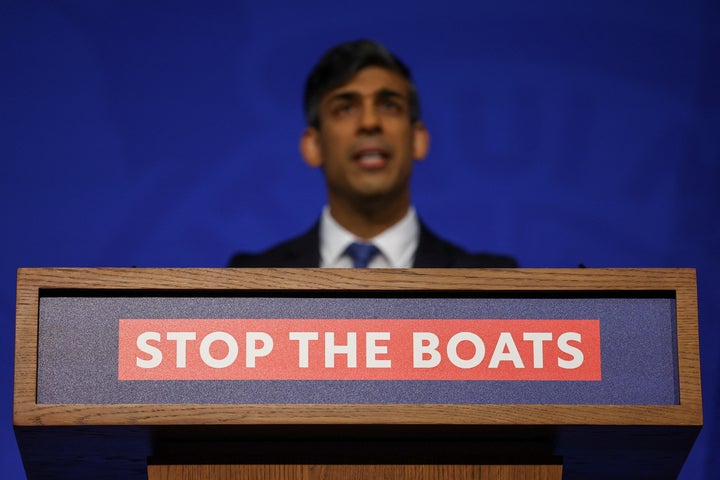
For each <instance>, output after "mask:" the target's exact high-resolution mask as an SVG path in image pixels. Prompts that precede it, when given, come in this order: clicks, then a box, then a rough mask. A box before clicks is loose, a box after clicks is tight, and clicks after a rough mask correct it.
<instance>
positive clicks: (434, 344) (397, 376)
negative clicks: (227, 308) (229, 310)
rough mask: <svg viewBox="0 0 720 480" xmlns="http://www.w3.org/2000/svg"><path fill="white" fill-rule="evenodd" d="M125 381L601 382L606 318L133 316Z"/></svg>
mask: <svg viewBox="0 0 720 480" xmlns="http://www.w3.org/2000/svg"><path fill="white" fill-rule="evenodd" d="M119 328H120V331H119V359H118V378H119V379H120V380H560V381H577V380H595V381H598V380H600V379H601V365H600V322H599V320H486V319H481V320H465V319H463V320H452V319H451V320H448V319H421V320H418V319H411V320H408V319H384V320H380V319H373V320H366V319H231V320H225V319H223V320H220V319H152V320H145V319H123V320H120V327H119Z"/></svg>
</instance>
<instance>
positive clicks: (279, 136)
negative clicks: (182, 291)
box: [0, 0, 720, 479]
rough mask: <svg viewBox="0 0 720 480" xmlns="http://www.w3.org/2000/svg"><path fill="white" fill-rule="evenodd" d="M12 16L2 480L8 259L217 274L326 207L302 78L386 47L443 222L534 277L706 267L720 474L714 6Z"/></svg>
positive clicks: (75, 2) (9, 445) (74, 5)
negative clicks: (333, 53) (419, 134)
mask: <svg viewBox="0 0 720 480" xmlns="http://www.w3.org/2000/svg"><path fill="white" fill-rule="evenodd" d="M424 3H425V2H422V1H420V2H418V1H410V0H402V1H398V2H388V1H387V0H382V1H377V0H366V1H364V2H359V3H357V4H352V5H350V4H345V2H340V1H316V2H312V1H309V2H295V1H290V0H270V1H264V2H246V1H245V2H243V1H234V2H233V1H226V2H219V1H203V2H200V1H197V2H190V1H167V2H161V1H155V2H149V1H122V2H116V1H111V0H106V1H105V0H87V1H82V0H56V1H51V0H46V1H40V0H3V1H2V2H0V100H1V102H0V160H1V165H0V182H1V183H0V185H1V188H0V205H1V207H0V208H1V209H2V217H1V219H2V223H1V224H0V226H1V228H2V232H3V234H2V238H3V242H2V245H3V248H2V256H1V257H0V261H1V263H0V282H1V284H0V287H1V288H0V322H1V323H0V325H1V326H0V328H2V332H1V334H0V355H1V357H0V365H1V366H0V380H1V390H0V399H1V402H0V405H1V410H0V412H1V413H0V414H1V415H2V423H1V425H2V427H1V428H0V470H2V472H3V478H24V474H23V470H22V466H21V462H20V459H19V454H18V451H17V446H16V444H15V440H14V437H13V433H12V426H11V425H12V420H11V417H12V378H13V369H12V364H13V340H12V337H13V328H14V310H15V304H14V301H15V300H14V292H15V271H16V269H17V268H18V267H47V266H87V267H100V266H131V265H136V266H141V267H163V266H176V267H199V266H204V267H222V266H224V265H225V262H226V261H227V259H228V257H229V255H230V254H231V253H232V252H234V251H236V250H239V249H243V250H257V249H261V248H263V247H266V246H268V245H269V244H272V243H274V242H277V241H279V240H281V239H284V238H286V237H288V236H290V235H294V234H296V233H299V232H301V231H302V230H304V229H305V228H307V227H308V226H309V225H310V224H311V223H312V222H313V221H314V220H315V219H316V218H317V215H318V212H319V210H320V208H321V206H322V204H323V202H324V193H323V188H322V179H321V176H320V174H319V172H317V171H314V170H311V169H309V168H307V167H306V166H305V164H304V163H303V162H302V160H301V158H300V155H299V153H298V150H297V142H298V138H299V135H300V133H301V131H302V128H303V121H302V115H301V111H300V97H301V91H302V84H303V81H304V78H305V75H306V74H307V72H308V70H309V68H310V66H311V65H312V64H313V63H314V62H315V60H316V59H317V58H318V56H319V55H320V54H321V53H322V52H323V51H324V50H325V49H326V48H327V47H329V46H330V45H332V44H335V43H337V42H340V41H344V40H348V39H355V38H359V37H371V38H376V39H378V40H380V41H382V42H384V43H386V44H387V45H388V46H389V47H390V48H391V49H392V50H394V51H395V52H397V53H398V54H399V55H400V56H401V57H402V58H403V59H404V60H405V61H406V62H407V63H408V64H409V65H410V66H411V67H412V68H413V71H414V74H415V77H416V80H417V84H418V88H419V90H420V93H421V98H422V101H423V109H424V117H425V120H426V123H427V125H428V128H429V130H430V132H431V134H432V135H433V137H432V147H431V153H430V155H429V157H428V158H427V160H426V161H425V162H423V163H421V164H419V165H418V167H417V170H416V174H415V177H414V184H413V190H414V193H415V203H416V205H417V207H418V210H419V212H420V214H421V216H422V217H423V218H424V219H425V220H426V222H427V223H428V224H430V225H431V226H432V227H433V228H434V229H435V230H437V231H439V232H441V233H442V234H443V235H444V236H446V237H448V238H449V239H450V240H453V241H455V242H457V243H459V244H461V245H463V246H465V247H467V248H469V249H471V250H492V251H498V252H506V253H511V254H513V255H515V256H517V258H518V259H519V261H520V262H521V264H522V266H524V267H574V266H576V265H577V264H578V263H584V264H586V265H587V266H589V267H695V268H697V269H698V280H699V305H700V334H701V349H702V362H703V363H702V368H703V371H702V374H703V392H704V404H705V422H706V425H705V427H704V429H703V431H702V433H701V435H700V438H699V440H698V442H697V445H696V447H695V448H694V449H693V451H692V453H691V455H690V458H689V460H688V462H687V464H686V467H685V469H684V471H683V475H682V478H687V479H690V478H692V479H697V478H707V479H709V478H712V477H713V472H716V471H718V469H720V462H719V461H718V455H717V451H718V449H720V431H719V430H720V424H719V423H718V410H717V408H716V405H717V404H718V400H720V399H719V398H718V394H719V393H720V385H719V383H718V366H719V365H720V349H719V348H717V343H718V339H719V338H720V334H719V332H718V330H719V328H718V315H719V314H720V306H719V302H718V300H720V274H719V273H718V269H719V268H720V257H719V255H718V249H719V246H720V234H719V232H720V229H719V228H718V223H719V222H718V218H717V211H718V208H719V207H720V188H719V187H720V65H719V63H718V62H719V59H720V2H718V1H717V0H655V1H648V0H623V1H620V0H586V1H583V2H572V1H562V2H561V1H544V2H536V1H533V0H506V1H504V2H485V3H482V2H475V1H469V0H466V1H459V2H458V1H445V2H440V3H438V2H426V4H424ZM716 475H717V474H716Z"/></svg>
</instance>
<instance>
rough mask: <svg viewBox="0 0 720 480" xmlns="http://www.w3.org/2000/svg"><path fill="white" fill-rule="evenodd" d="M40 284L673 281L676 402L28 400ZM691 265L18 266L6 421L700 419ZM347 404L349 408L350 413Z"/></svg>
mask: <svg viewBox="0 0 720 480" xmlns="http://www.w3.org/2000/svg"><path fill="white" fill-rule="evenodd" d="M43 289H69V290H72V289H79V290H93V289H100V290H120V291H122V290H133V291H137V290H148V291H158V290H189V291H208V290H212V291H228V290H246V291H257V292H266V293H267V292H277V291H297V292H308V291H314V292H337V291H341V292H343V291H347V292H352V291H366V290H372V291H386V292H397V293H402V292H410V291H412V292H417V291H429V292H437V291H448V290H450V291H463V292H474V291H478V292H479V291H489V292H492V291H509V290H514V291H520V292H522V291H553V292H561V291H568V292H573V291H603V290H604V291H633V290H635V291H659V290H669V291H674V292H675V295H676V305H677V353H678V380H679V393H680V402H679V404H678V405H267V404H264V405H186V404H183V405H158V404H152V405H147V404H144V405H77V404H75V405H49V404H37V403H36V383H37V355H38V352H37V337H38V301H39V297H40V291H41V290H43ZM697 322H698V320H697V296H696V279H695V271H694V269H487V270H474V269H468V270H465V269H410V270H380V271H378V270H375V271H369V270H352V269H348V270H344V269H341V270H330V269H134V268H132V269H123V268H120V269H115V268H101V269H82V268H81V269H72V268H71V269H66V268H48V269H20V270H19V271H18V286H17V316H16V345H15V349H16V355H15V391H14V410H13V422H14V424H15V425H19V426H31V425H201V424H208V423H209V424H215V423H218V424H225V425H243V424H249V425H253V424H298V425H302V424H335V423H341V424H347V423H349V424H426V425H434V424H458V425H463V424H477V425H512V424H525V425H552V424H568V425H588V424H590V425H639V424H640V425H669V424H671V425H688V426H699V425H702V399H701V386H700V368H699V363H700V360H699V341H698V335H697V332H698V328H697ZM349 412H352V415H348V413H349Z"/></svg>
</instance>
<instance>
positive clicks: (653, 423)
mask: <svg viewBox="0 0 720 480" xmlns="http://www.w3.org/2000/svg"><path fill="white" fill-rule="evenodd" d="M52 290H63V291H91V292H92V291H113V292H116V293H117V292H120V293H122V292H130V291H132V292H138V291H140V292H144V291H146V292H149V293H152V294H155V293H157V292H177V291H182V292H198V293H203V292H210V291H212V292H232V291H252V292H258V293H273V292H275V293H277V292H290V293H293V292H295V293H298V294H302V293H307V292H314V293H315V294H322V293H323V292H333V293H337V292H361V291H373V292H390V293H392V294H396V295H398V294H399V295H402V294H404V293H413V294H418V292H420V293H422V292H432V293H433V294H435V295H438V294H443V293H445V292H447V293H448V294H452V293H453V292H465V293H466V294H467V293H470V294H472V293H473V292H485V293H488V292H489V293H492V292H520V293H522V292H527V293H533V294H537V293H538V292H540V293H542V292H554V293H555V294H558V293H560V294H562V293H563V292H569V293H572V292H620V293H623V294H627V295H630V296H632V294H633V292H658V291H661V292H671V293H672V294H673V295H674V297H675V300H676V323H677V331H676V339H677V359H676V360H677V370H678V388H679V403H678V404H677V405H533V404H527V405H526V404H522V405H480V404H478V405H364V404H363V405H314V404H313V405H285V404H281V405H207V404H205V405H202V404H200V405H197V404H193V405H187V404H183V405H168V404H159V405H135V404H130V405H102V404H100V405H97V404H93V405H85V404H83V405H52V404H39V403H38V402H37V381H38V371H37V368H38V334H39V325H38V308H39V299H40V297H41V296H42V295H43V292H45V291H52ZM15 349H16V354H15V392H14V420H13V421H14V426H15V431H16V436H17V439H18V444H19V447H20V451H21V454H22V457H23V461H24V464H25V468H26V471H27V473H28V478H31V479H33V478H54V479H59V478H125V479H127V478H146V475H149V478H150V479H165V478H168V479H169V478H223V479H231V478H266V479H326V478H327V479H330V478H352V479H365V478H367V479H370V478H372V479H380V478H386V479H399V478H423V479H431V478H468V479H470V478H482V479H494V478H528V479H559V478H584V479H587V478H675V477H676V476H677V474H678V472H679V470H680V468H681V467H682V464H683V463H684V460H685V458H686V456H687V453H688V452H689V450H690V448H691V447H692V444H693V442H694V440H695V437H696V436H697V434H698V432H699V429H700V427H701V425H702V401H701V389H700V363H699V352H698V327H697V298H696V280H695V271H694V270H693V269H572V270H571V269H487V270H486V269H483V270H475V269H410V270H343V269H135V268H132V269H115V268H101V269H81V268H78V269H61V268H48V269H20V270H19V271H18V284H17V315H16V338H15Z"/></svg>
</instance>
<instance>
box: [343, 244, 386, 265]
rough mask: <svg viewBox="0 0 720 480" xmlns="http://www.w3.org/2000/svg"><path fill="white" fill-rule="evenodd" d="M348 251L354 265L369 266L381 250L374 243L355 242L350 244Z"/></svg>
mask: <svg viewBox="0 0 720 480" xmlns="http://www.w3.org/2000/svg"><path fill="white" fill-rule="evenodd" d="M346 252H347V254H348V255H350V258H352V261H353V267H355V268H367V266H368V264H369V263H370V260H372V259H373V257H374V256H375V255H377V254H378V253H379V252H380V250H379V249H378V248H377V247H376V246H375V245H373V244H372V243H358V242H353V243H351V244H350V246H348V248H347V250H346Z"/></svg>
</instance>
